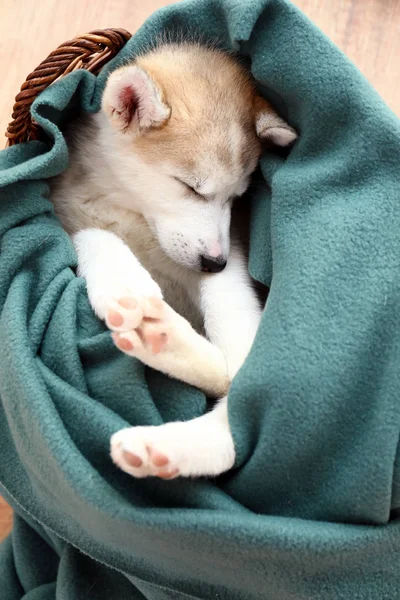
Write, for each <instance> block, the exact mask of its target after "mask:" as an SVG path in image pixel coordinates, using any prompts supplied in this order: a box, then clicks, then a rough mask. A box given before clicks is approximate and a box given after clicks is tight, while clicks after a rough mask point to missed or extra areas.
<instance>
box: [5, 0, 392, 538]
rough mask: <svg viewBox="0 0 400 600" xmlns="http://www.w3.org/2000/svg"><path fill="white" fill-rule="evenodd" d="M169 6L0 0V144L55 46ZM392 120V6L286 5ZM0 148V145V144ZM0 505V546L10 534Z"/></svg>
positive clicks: (135, 22)
mask: <svg viewBox="0 0 400 600" xmlns="http://www.w3.org/2000/svg"><path fill="white" fill-rule="evenodd" d="M166 4H172V1H171V0H146V1H144V0H112V1H111V0H0V81H1V96H0V137H1V135H2V132H3V131H5V129H6V126H7V123H8V121H9V117H10V113H11V109H12V105H13V99H14V96H15V94H16V93H17V92H18V90H19V87H20V85H21V83H22V82H23V81H24V79H25V77H26V75H27V74H28V73H29V72H30V71H31V70H32V69H33V68H34V67H35V66H37V65H38V64H39V63H40V62H41V61H42V60H43V59H44V58H45V57H46V56H47V54H48V53H49V52H51V51H52V50H53V49H54V48H55V47H56V46H58V45H59V44H60V43H62V42H64V41H66V40H68V39H70V38H71V37H74V36H75V35H76V34H78V33H84V32H87V31H90V30H92V29H97V28H104V27H123V28H124V29H128V30H129V31H131V32H134V31H135V30H136V29H137V28H138V27H139V26H140V25H141V24H142V23H143V21H144V20H145V18H146V17H147V16H148V15H149V14H150V13H151V12H153V11H154V10H156V9H158V8H160V7H161V6H164V5H166ZM294 4H296V5H297V6H299V7H300V8H301V9H302V10H303V11H304V12H305V13H306V14H307V15H308V16H309V17H310V18H311V19H312V20H313V21H314V22H315V23H316V24H317V25H318V26H319V27H320V28H321V29H322V30H323V31H324V32H325V33H326V34H327V35H328V36H329V37H330V38H331V39H332V40H333V41H334V42H335V43H336V44H337V45H338V46H340V48H342V50H343V51H344V52H345V53H346V54H347V55H348V56H349V57H350V58H351V59H352V60H353V61H354V62H355V63H356V65H357V66H358V67H359V69H360V70H361V71H362V72H363V73H364V75H365V76H366V77H367V79H368V80H369V81H370V82H371V83H372V84H373V85H374V86H375V88H376V89H377V90H378V92H379V93H380V94H381V96H383V98H384V99H385V100H386V102H387V104H388V105H389V106H390V107H391V108H392V110H394V111H395V112H396V113H397V114H398V115H400V68H399V66H398V65H399V57H400V0H294ZM0 147H2V143H1V140H0ZM10 523H11V521H10V511H9V509H8V507H7V506H6V505H5V503H4V502H0V540H1V538H2V537H4V536H5V535H7V533H8V531H9V530H10Z"/></svg>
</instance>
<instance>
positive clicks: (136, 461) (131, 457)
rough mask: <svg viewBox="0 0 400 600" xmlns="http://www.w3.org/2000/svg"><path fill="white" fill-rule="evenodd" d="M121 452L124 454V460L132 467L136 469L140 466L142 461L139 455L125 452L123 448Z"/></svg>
mask: <svg viewBox="0 0 400 600" xmlns="http://www.w3.org/2000/svg"><path fill="white" fill-rule="evenodd" d="M123 454H124V459H125V460H126V462H127V463H128V465H130V466H131V467H133V468H134V469H138V468H139V467H141V466H142V464H143V461H142V459H141V458H140V456H136V454H132V453H131V452H127V451H126V450H124V453H123Z"/></svg>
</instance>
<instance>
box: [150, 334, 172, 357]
mask: <svg viewBox="0 0 400 600" xmlns="http://www.w3.org/2000/svg"><path fill="white" fill-rule="evenodd" d="M167 341H168V336H167V334H166V333H165V332H161V333H158V332H152V333H147V335H146V342H147V343H148V344H150V346H151V350H152V352H153V354H159V353H160V352H161V350H162V349H163V348H164V346H165V344H166V343H167Z"/></svg>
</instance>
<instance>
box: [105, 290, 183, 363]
mask: <svg viewBox="0 0 400 600" xmlns="http://www.w3.org/2000/svg"><path fill="white" fill-rule="evenodd" d="M106 324H107V326H108V327H109V329H111V330H112V331H114V334H113V339H114V342H115V344H116V346H117V347H118V348H119V349H120V350H122V352H125V353H126V354H129V356H135V357H136V358H139V359H140V360H142V361H143V362H145V363H146V364H149V365H150V366H153V364H154V367H157V366H158V363H153V361H154V360H160V359H161V358H162V357H157V356H156V355H160V354H161V353H164V354H165V353H170V354H171V353H176V352H179V350H181V349H182V346H183V345H184V343H185V340H186V337H187V334H188V331H189V330H190V329H191V327H190V325H189V323H188V322H187V321H186V320H185V319H184V318H183V317H181V316H180V315H178V314H177V313H176V312H175V311H174V310H173V309H172V308H171V307H170V306H168V304H167V303H166V302H164V301H163V300H161V299H160V298H156V297H151V298H150V297H143V296H142V297H129V296H128V297H125V298H120V299H119V300H117V301H114V300H113V301H111V302H110V304H109V307H108V311H107V313H106Z"/></svg>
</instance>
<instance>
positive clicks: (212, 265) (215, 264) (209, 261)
mask: <svg viewBox="0 0 400 600" xmlns="http://www.w3.org/2000/svg"><path fill="white" fill-rule="evenodd" d="M226 262H227V261H226V260H225V258H224V257H223V256H216V257H215V258H214V257H211V256H205V255H204V254H202V255H201V256H200V263H201V270H202V271H204V272H205V273H219V272H220V271H223V270H224V269H225V267H226Z"/></svg>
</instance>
